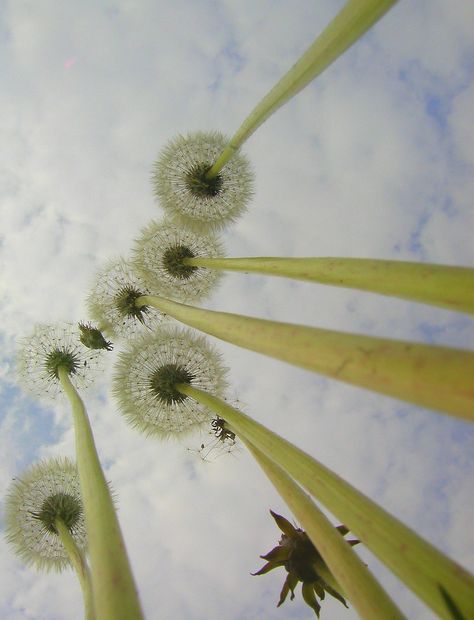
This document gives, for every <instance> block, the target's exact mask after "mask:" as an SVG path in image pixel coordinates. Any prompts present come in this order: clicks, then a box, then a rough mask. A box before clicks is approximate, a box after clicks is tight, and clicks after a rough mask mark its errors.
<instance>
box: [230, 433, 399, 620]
mask: <svg viewBox="0 0 474 620" xmlns="http://www.w3.org/2000/svg"><path fill="white" fill-rule="evenodd" d="M242 440H243V442H244V443H245V444H246V446H247V448H248V449H249V450H250V452H251V453H252V454H253V456H254V457H255V459H256V460H257V462H258V464H259V465H260V467H261V468H262V469H263V471H264V472H265V474H266V475H267V476H268V478H269V479H270V482H271V483H272V484H273V486H274V487H275V488H276V490H277V491H278V493H279V494H280V495H281V497H282V498H283V500H284V501H285V502H286V504H287V505H288V507H289V508H290V510H291V511H292V513H293V514H294V516H295V517H296V519H297V520H298V521H299V522H300V524H301V525H302V527H303V529H305V530H306V533H307V534H308V536H309V537H310V539H311V540H312V542H313V544H314V546H315V547H316V549H317V550H318V552H319V553H320V555H321V557H322V558H323V560H324V561H325V563H326V564H324V563H323V562H321V563H320V562H318V564H317V565H316V566H315V569H316V571H317V573H318V574H319V575H320V576H321V577H322V578H323V579H324V580H325V581H326V583H328V584H329V585H330V586H332V587H334V588H335V590H337V591H338V592H339V593H340V594H342V595H344V596H347V598H348V599H349V600H350V602H351V603H352V604H353V605H354V607H355V608H356V609H357V611H358V613H359V615H360V617H361V618H365V619H366V620H395V619H398V620H401V619H402V618H404V616H403V614H402V613H401V612H400V611H399V609H398V608H397V606H396V605H395V604H394V602H393V601H392V600H391V599H390V597H389V596H388V595H387V593H386V592H385V591H384V590H383V588H382V587H381V585H380V584H379V583H378V581H377V580H376V579H375V577H373V575H372V574H371V573H370V571H369V570H368V568H367V567H366V566H365V564H364V563H363V562H362V561H361V560H360V559H359V556H358V555H357V554H356V553H355V552H354V550H353V549H352V547H351V546H350V545H349V543H348V542H347V541H345V540H344V538H343V537H342V536H341V534H340V533H339V532H338V531H337V529H336V528H335V527H334V526H333V525H332V524H331V522H330V521H329V519H328V518H327V517H326V516H325V515H324V514H323V513H322V512H321V510H319V508H318V507H317V506H316V504H315V503H314V502H313V500H312V499H311V498H310V497H309V496H308V495H307V494H306V493H305V492H304V491H302V489H301V488H300V487H299V486H298V485H297V484H296V483H295V482H294V481H293V480H292V479H291V478H290V477H289V476H288V474H287V473H286V472H285V471H283V469H282V468H281V467H279V466H278V465H277V464H276V463H274V462H273V461H272V460H271V459H269V458H267V457H266V456H265V455H264V454H263V452H261V451H260V450H259V449H258V448H256V447H255V446H254V445H253V444H252V443H251V442H249V441H248V440H246V439H244V438H242ZM326 565H327V566H326ZM328 568H329V570H328Z"/></svg>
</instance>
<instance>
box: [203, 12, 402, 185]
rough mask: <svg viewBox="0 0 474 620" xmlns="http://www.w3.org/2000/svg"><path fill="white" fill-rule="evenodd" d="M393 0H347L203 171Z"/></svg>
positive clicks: (223, 158)
mask: <svg viewBox="0 0 474 620" xmlns="http://www.w3.org/2000/svg"><path fill="white" fill-rule="evenodd" d="M395 2H396V0H349V1H348V2H347V3H346V5H345V7H344V8H343V9H342V10H341V11H340V12H339V13H338V14H337V15H336V17H335V18H334V19H333V20H332V22H331V23H330V24H329V25H328V26H327V27H326V28H325V30H323V32H322V33H321V34H320V35H319V36H318V37H317V38H316V40H315V41H314V43H313V44H312V45H311V46H310V47H309V48H308V49H307V50H306V52H305V53H304V54H303V55H302V56H301V58H300V59H299V60H298V62H297V63H296V64H295V65H293V67H292V68H291V69H290V70H289V71H288V72H287V73H286V74H285V75H284V76H283V77H282V78H281V80H280V81H279V82H278V83H277V84H276V85H275V86H274V87H273V88H272V90H271V91H270V92H269V93H268V94H267V95H266V96H265V97H264V98H263V99H262V100H261V101H260V102H259V103H258V104H257V106H256V107H255V108H254V109H253V111H252V112H251V113H250V114H249V116H248V117H247V118H246V119H245V120H244V122H243V123H242V125H241V126H240V128H239V129H238V130H237V132H236V133H235V134H234V136H233V137H232V139H231V140H230V142H229V143H228V145H227V146H226V147H225V149H224V150H223V152H222V153H221V155H220V156H219V157H218V159H217V160H216V162H215V163H214V165H213V166H212V168H211V169H210V170H209V172H208V173H207V177H208V178H209V179H211V178H213V177H215V176H217V175H218V174H219V172H220V170H222V168H223V167H224V166H225V164H226V163H227V162H228V161H229V159H231V157H232V156H233V155H234V154H235V152H236V151H237V150H238V149H239V148H240V147H241V146H242V144H243V143H244V142H245V140H247V138H249V136H251V135H252V134H253V132H254V131H255V130H256V129H258V127H260V125H261V124H262V123H263V122H264V121H266V120H267V118H268V117H269V116H270V115H271V114H273V112H275V111H276V110H278V108H280V107H281V106H282V105H284V104H285V103H286V102H287V101H289V100H290V99H291V98H292V97H294V95H296V94H297V93H298V92H299V91H300V90H302V89H303V88H304V87H305V86H307V85H308V84H309V83H310V82H311V81H312V80H314V78H315V77H316V76H318V75H319V74H320V73H322V72H323V71H324V70H325V69H326V68H327V67H329V65H330V64H331V63H333V62H334V61H335V60H336V59H337V58H338V57H339V56H341V54H343V53H344V52H345V51H346V50H347V49H348V48H349V47H350V46H351V45H353V43H355V42H356V41H357V39H359V38H360V37H361V36H362V35H363V34H364V33H365V32H366V31H367V30H368V29H369V28H370V27H371V26H373V25H374V24H375V22H377V21H378V20H379V19H380V18H381V17H382V16H383V15H384V14H385V13H386V12H387V11H388V10H389V9H390V7H392V6H393V5H394V4H395Z"/></svg>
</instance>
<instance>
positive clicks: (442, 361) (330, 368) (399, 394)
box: [136, 295, 474, 421]
mask: <svg viewBox="0 0 474 620" xmlns="http://www.w3.org/2000/svg"><path fill="white" fill-rule="evenodd" d="M136 304H137V306H138V307H141V306H145V305H148V306H153V307H155V308H158V310H161V311H162V312H164V313H166V314H169V315H171V316H172V317H174V318H175V319H177V320H179V321H181V322H183V323H185V324H186V325H190V326H191V327H194V328H196V329H199V330H201V331H203V332H206V333H207V334H211V335H212V336H216V337H217V338H221V339H222V340H225V341H227V342H231V343H233V344H235V345H238V346H241V347H244V348H246V349H250V350H252V351H257V352H259V353H264V354H265V355H269V356H271V357H275V358H277V359H280V360H283V361H285V362H289V363H290V364H295V365H296V366H301V367H302V368H306V369H308V370H313V371H315V372H319V373H321V374H324V375H327V376H329V377H333V378H335V379H339V380H341V381H346V382H348V383H352V384H354V385H359V386H361V387H365V388H367V389H369V390H372V391H375V392H380V393H382V394H387V395H389V396H394V397H395V398H401V399H403V400H407V401H409V402H412V403H415V404H417V405H421V406H423V407H428V408H431V409H438V410H441V411H444V412H446V413H449V414H451V415H454V416H457V417H460V418H465V419H467V420H470V421H473V420H474V384H473V382H472V377H473V376H474V353H472V352H470V351H463V350H459V349H453V348H448V347H437V346H429V345H425V344H418V343H414V342H404V341H397V340H388V339H385V338H374V337H371V336H362V335H358V334H350V333H344V332H337V331H333V330H326V329H318V328H316V327H305V326H303V325H293V324H291V323H277V322H275V321H266V320H264V319H257V318H253V317H247V316H240V315H238V314H230V313H227V312H215V311H212V310H205V309H202V308H194V307H192V306H188V305H185V304H180V303H178V302H174V301H171V300H169V299H163V298H161V297H157V296H153V295H144V296H142V297H139V298H138V299H137V301H136Z"/></svg>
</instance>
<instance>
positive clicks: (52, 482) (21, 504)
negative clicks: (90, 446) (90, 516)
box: [5, 458, 86, 571]
mask: <svg viewBox="0 0 474 620" xmlns="http://www.w3.org/2000/svg"><path fill="white" fill-rule="evenodd" d="M56 518H59V519H61V520H62V521H63V523H64V524H65V525H66V527H67V529H68V530H69V532H70V534H71V536H72V538H73V539H74V541H75V543H76V544H77V546H78V547H79V549H80V550H85V548H86V530H85V523H84V513H83V507H82V500H81V493H80V485H79V476H78V473H77V469H76V466H75V464H74V463H73V462H72V461H71V460H69V459H65V458H59V459H50V460H48V461H43V462H41V463H38V464H37V465H34V466H33V467H31V468H30V469H29V470H27V471H26V472H25V473H24V474H23V475H22V477H21V478H19V479H17V480H15V481H14V482H13V483H12V485H11V486H10V489H9V491H8V494H7V498H6V501H5V521H6V528H5V531H6V539H7V542H8V543H9V544H10V545H11V546H12V548H13V550H14V551H15V553H16V554H17V555H18V556H20V557H21V559H22V560H23V561H24V562H25V563H26V564H28V565H33V566H35V567H36V568H38V569H42V570H47V571H48V570H57V571H61V570H63V569H64V568H66V567H67V566H69V565H70V562H69V558H68V555H67V553H66V551H65V549H64V547H63V544H62V542H61V539H60V537H59V535H58V533H57V530H56V527H55V521H56Z"/></svg>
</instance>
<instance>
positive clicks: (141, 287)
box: [87, 258, 165, 339]
mask: <svg viewBox="0 0 474 620" xmlns="http://www.w3.org/2000/svg"><path fill="white" fill-rule="evenodd" d="M149 294H150V289H149V288H148V287H147V286H146V285H145V283H144V282H143V281H142V279H141V278H140V277H139V276H138V275H137V274H136V273H135V271H134V269H133V266H132V265H131V264H130V263H129V262H127V261H125V260H124V259H121V258H119V259H116V260H112V261H110V262H109V263H108V264H107V265H106V266H105V267H104V269H102V270H101V271H100V272H99V273H98V274H97V276H96V279H95V283H94V285H93V287H92V289H91V291H90V293H89V296H88V298H87V307H88V310H89V314H90V316H91V317H92V319H93V320H94V321H95V322H96V323H97V324H98V325H99V326H100V329H101V331H103V332H104V333H105V334H106V335H107V336H109V337H110V338H113V339H119V338H127V339H128V338H132V337H133V336H135V335H138V334H140V333H144V332H145V331H149V330H153V329H155V327H157V326H158V325H160V324H161V323H162V321H163V319H164V317H165V315H164V314H163V313H162V312H160V311H159V310H156V309H155V308H150V307H148V306H142V307H141V308H138V307H137V306H136V305H135V302H136V300H137V299H138V298H139V297H141V296H142V295H149Z"/></svg>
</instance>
